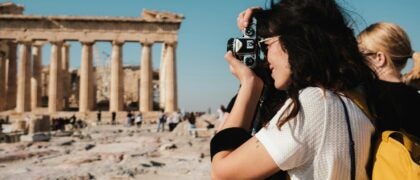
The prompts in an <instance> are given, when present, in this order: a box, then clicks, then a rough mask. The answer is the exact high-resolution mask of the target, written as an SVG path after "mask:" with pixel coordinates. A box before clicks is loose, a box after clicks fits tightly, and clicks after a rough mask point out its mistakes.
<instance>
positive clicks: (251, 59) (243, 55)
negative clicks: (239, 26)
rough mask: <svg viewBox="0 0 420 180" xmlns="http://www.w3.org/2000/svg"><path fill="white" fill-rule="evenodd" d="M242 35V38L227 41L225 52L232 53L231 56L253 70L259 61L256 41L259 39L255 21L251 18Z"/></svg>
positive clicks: (258, 49)
mask: <svg viewBox="0 0 420 180" xmlns="http://www.w3.org/2000/svg"><path fill="white" fill-rule="evenodd" d="M242 33H243V36H242V37H239V38H230V39H229V40H228V42H227V51H232V53H233V56H235V57H236V58H237V59H239V60H241V61H242V63H244V64H245V65H247V66H248V67H250V68H251V69H254V68H256V67H257V65H258V63H259V61H260V59H261V58H260V48H259V45H258V41H259V40H260V39H261V38H260V37H259V36H258V35H257V19H255V18H252V21H251V23H250V24H249V25H248V27H246V28H245V29H244V30H243V32H242Z"/></svg>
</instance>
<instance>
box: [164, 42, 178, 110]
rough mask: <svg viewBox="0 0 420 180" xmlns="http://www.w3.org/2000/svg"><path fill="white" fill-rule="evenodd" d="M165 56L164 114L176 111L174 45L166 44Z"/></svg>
mask: <svg viewBox="0 0 420 180" xmlns="http://www.w3.org/2000/svg"><path fill="white" fill-rule="evenodd" d="M167 45H168V47H167V54H166V59H165V61H166V62H165V66H166V67H165V71H166V73H165V81H166V83H165V90H166V92H165V112H173V111H176V110H178V107H177V103H178V102H177V87H176V66H175V65H176V63H175V59H176V57H175V47H176V43H168V44H167Z"/></svg>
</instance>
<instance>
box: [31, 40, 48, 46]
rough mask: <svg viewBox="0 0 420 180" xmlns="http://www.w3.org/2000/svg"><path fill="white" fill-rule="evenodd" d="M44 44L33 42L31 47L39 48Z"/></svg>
mask: <svg viewBox="0 0 420 180" xmlns="http://www.w3.org/2000/svg"><path fill="white" fill-rule="evenodd" d="M45 43H46V42H45V41H34V42H33V43H32V46H36V47H41V46H43V45H44V44H45Z"/></svg>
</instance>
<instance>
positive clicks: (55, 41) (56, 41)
mask: <svg viewBox="0 0 420 180" xmlns="http://www.w3.org/2000/svg"><path fill="white" fill-rule="evenodd" d="M49 42H50V44H54V45H62V44H63V43H64V41H63V40H53V41H49Z"/></svg>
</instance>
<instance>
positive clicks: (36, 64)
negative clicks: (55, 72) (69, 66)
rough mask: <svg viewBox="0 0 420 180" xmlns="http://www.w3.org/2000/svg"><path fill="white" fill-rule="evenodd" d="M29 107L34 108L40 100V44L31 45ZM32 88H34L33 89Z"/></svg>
mask: <svg viewBox="0 0 420 180" xmlns="http://www.w3.org/2000/svg"><path fill="white" fill-rule="evenodd" d="M32 61H33V64H32V78H31V109H32V110H34V109H36V108H37V107H38V106H39V105H40V102H41V90H42V86H41V85H42V83H41V74H42V44H41V43H34V44H33V45H32ZM33 88H34V89H33Z"/></svg>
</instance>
